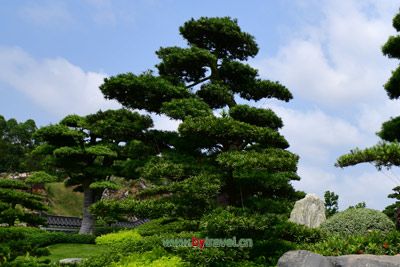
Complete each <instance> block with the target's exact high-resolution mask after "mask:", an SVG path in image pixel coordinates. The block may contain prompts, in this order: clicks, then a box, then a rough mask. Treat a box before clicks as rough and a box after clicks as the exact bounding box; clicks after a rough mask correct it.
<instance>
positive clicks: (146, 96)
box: [94, 17, 304, 257]
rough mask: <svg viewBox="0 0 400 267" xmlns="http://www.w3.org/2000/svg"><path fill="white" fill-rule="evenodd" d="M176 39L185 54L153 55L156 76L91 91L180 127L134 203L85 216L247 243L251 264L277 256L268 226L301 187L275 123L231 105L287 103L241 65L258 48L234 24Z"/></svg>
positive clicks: (189, 26) (260, 111) (185, 32)
mask: <svg viewBox="0 0 400 267" xmlns="http://www.w3.org/2000/svg"><path fill="white" fill-rule="evenodd" d="M179 30H180V33H181V35H182V36H183V37H184V38H185V40H186V41H187V43H188V47H185V48H181V47H161V48H160V49H159V50H158V51H157V52H156V54H157V55H158V57H159V58H160V63H159V64H158V65H157V66H156V67H157V70H158V75H156V74H155V73H154V72H153V71H146V72H144V73H142V74H139V75H135V74H132V73H126V74H120V75H117V76H114V77H110V78H107V79H105V81H104V84H103V85H102V86H101V87H100V89H101V91H102V92H103V93H104V95H105V96H106V98H108V99H116V100H117V101H119V102H120V103H121V104H122V105H124V106H125V107H127V108H132V109H141V110H145V111H148V112H152V113H156V114H165V115H167V116H169V117H170V118H173V119H178V120H181V121H182V123H181V124H180V125H179V129H178V133H179V135H177V136H173V135H171V137H172V138H167V139H164V140H165V141H166V142H167V143H168V144H169V145H167V146H165V147H166V149H165V150H163V151H162V153H160V154H159V155H157V156H156V157H154V158H153V159H152V160H150V161H149V163H148V164H146V165H145V166H144V167H143V168H142V169H141V175H142V177H143V178H146V179H148V180H150V181H152V182H153V184H154V185H153V186H152V187H150V188H148V189H147V190H145V191H143V192H141V193H140V194H139V199H134V200H126V201H120V202H113V201H105V202H101V203H98V204H97V205H95V209H94V210H95V211H96V212H97V214H102V215H105V214H107V213H109V212H110V210H113V209H114V210H119V211H121V212H122V211H125V212H130V213H134V214H140V215H142V216H146V217H150V218H158V217H162V216H166V217H172V218H174V217H175V218H184V219H188V220H196V221H197V222H198V225H199V227H200V229H202V231H203V232H204V234H205V235H208V236H237V237H238V238H239V237H243V236H246V237H252V238H254V239H255V240H256V242H255V246H256V247H257V249H255V250H254V251H258V252H257V253H258V254H257V253H255V255H253V256H254V257H258V256H260V257H261V256H265V254H268V253H271V254H273V253H276V247H279V244H280V243H279V242H280V241H279V240H278V241H277V240H275V239H274V238H275V237H276V235H279V233H278V232H277V231H275V230H276V225H278V224H279V222H281V221H285V220H286V219H287V216H288V214H289V212H290V210H291V207H292V205H293V203H294V201H295V200H297V199H299V198H301V197H302V196H304V194H303V193H300V192H296V191H295V190H294V189H293V187H292V185H291V183H290V182H291V181H292V180H299V179H300V178H299V176H298V175H297V174H296V171H297V162H298V156H297V155H295V154H293V153H291V152H289V151H287V150H286V149H287V148H288V146H289V145H288V142H287V141H286V140H285V138H284V137H283V136H282V135H280V134H279V129H280V128H281V127H282V126H283V123H282V120H281V119H280V118H279V117H278V116H277V115H276V114H275V113H274V112H273V111H272V110H271V109H265V108H256V107H252V106H250V105H248V104H238V102H240V103H254V101H255V102H257V101H260V100H262V99H268V98H275V99H278V100H283V101H286V102H287V101H289V100H290V99H292V95H291V93H290V91H289V90H288V89H287V88H286V87H285V86H283V85H281V84H280V83H279V82H274V81H269V80H264V79H261V78H260V77H259V75H258V71H257V70H256V69H254V68H252V67H251V66H250V65H248V64H246V63H244V62H245V61H246V60H247V59H248V58H250V57H254V56H255V55H256V54H257V53H258V46H257V44H256V42H255V40H254V37H253V36H251V35H250V34H248V33H245V32H242V31H241V29H240V27H239V26H238V24H237V21H236V20H232V19H230V18H229V17H224V18H206V17H202V18H200V19H198V20H194V19H191V20H189V21H187V22H186V23H185V24H184V25H183V26H182V27H180V29H179ZM246 101H251V102H246ZM221 109H222V110H223V111H222V113H220V115H216V114H218V110H221ZM278 215H280V216H278ZM239 222H240V223H239ZM279 238H281V237H279ZM273 239H274V240H273ZM272 240H273V241H272ZM268 247H271V249H270V250H269V249H268ZM272 247H274V248H272ZM261 251H262V253H261Z"/></svg>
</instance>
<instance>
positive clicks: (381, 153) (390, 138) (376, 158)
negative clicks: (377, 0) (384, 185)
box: [336, 13, 400, 217]
mask: <svg viewBox="0 0 400 267" xmlns="http://www.w3.org/2000/svg"><path fill="white" fill-rule="evenodd" d="M393 27H394V28H395V29H396V31H397V32H399V31H400V13H398V14H397V15H396V16H395V17H394V18H393ZM382 52H383V54H384V55H386V56H388V57H389V58H397V59H400V35H396V36H390V37H389V39H388V40H387V42H386V43H385V45H384V46H383V47H382ZM384 88H385V90H386V93H387V94H388V96H389V98H390V99H398V98H399V97H400V66H399V67H397V69H396V70H395V71H393V72H392V76H391V77H390V79H389V80H388V81H387V82H386V84H385V85H384ZM377 135H378V136H379V137H380V138H381V139H382V141H381V142H379V143H378V144H377V145H375V146H373V147H370V148H366V149H362V150H361V149H358V148H356V149H354V150H352V151H350V153H349V154H346V155H343V156H341V157H339V158H338V160H337V163H336V165H337V166H339V167H346V166H352V165H356V164H359V163H363V162H370V163H372V164H374V165H375V166H376V167H377V169H378V170H381V169H382V168H391V167H393V166H400V143H399V141H400V117H395V118H392V119H390V120H389V121H387V122H384V123H383V124H382V128H381V130H380V132H378V133H377ZM398 189H399V188H398V187H395V188H394V189H393V190H395V191H396V190H398ZM394 196H395V194H391V195H389V197H394ZM393 208H394V206H392V207H388V210H390V209H393ZM388 210H387V212H388ZM392 215H393V214H392ZM390 217H393V216H390Z"/></svg>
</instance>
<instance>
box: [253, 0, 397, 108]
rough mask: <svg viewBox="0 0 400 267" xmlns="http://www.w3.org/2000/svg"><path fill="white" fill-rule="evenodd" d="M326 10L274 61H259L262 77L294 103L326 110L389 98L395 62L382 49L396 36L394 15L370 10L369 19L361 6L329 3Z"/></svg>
mask: <svg viewBox="0 0 400 267" xmlns="http://www.w3.org/2000/svg"><path fill="white" fill-rule="evenodd" d="M322 8H323V10H324V14H325V18H324V19H323V21H322V22H321V24H320V25H317V26H307V27H306V28H305V29H304V32H303V33H302V34H300V35H301V36H300V37H296V38H294V39H292V40H290V41H289V42H288V43H287V44H286V45H284V46H283V47H282V48H281V49H280V50H279V52H278V53H277V55H276V56H274V57H272V58H270V59H265V60H263V61H261V62H258V64H257V65H258V67H259V68H260V73H261V75H262V76H264V77H267V78H271V79H274V80H280V81H282V82H283V83H284V84H286V85H287V86H288V87H289V88H290V89H291V90H292V91H293V94H294V96H295V97H296V98H300V99H306V100H309V101H312V102H314V103H317V104H319V105H323V106H329V107H337V106H342V107H343V106H348V105H352V104H354V103H355V102H356V103H357V102H368V103H371V102H374V101H377V100H379V99H385V97H386V96H385V94H384V93H383V90H382V84H384V82H385V81H386V80H387V79H388V77H389V75H390V70H391V69H393V68H394V66H395V62H394V61H390V60H388V59H387V58H385V57H384V56H383V55H382V53H381V49H380V48H381V46H382V45H383V44H384V43H385V41H386V40H387V38H388V36H389V35H390V34H393V33H394V32H395V31H394V30H393V28H392V26H391V19H392V16H393V15H394V14H395V12H396V10H395V9H394V10H393V9H390V8H392V7H391V6H390V8H389V7H387V8H385V9H383V8H381V9H377V8H376V7H375V6H372V7H369V8H368V10H371V9H372V10H373V11H374V16H371V15H368V14H366V12H364V8H365V7H364V6H360V4H358V2H357V1H335V2H332V1H330V2H327V4H326V3H325V5H322ZM388 10H392V12H391V13H390V12H388Z"/></svg>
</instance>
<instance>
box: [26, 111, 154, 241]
mask: <svg viewBox="0 0 400 267" xmlns="http://www.w3.org/2000/svg"><path fill="white" fill-rule="evenodd" d="M149 127H152V120H151V118H150V117H149V116H143V115H140V114H138V113H136V112H130V111H128V110H126V109H121V110H108V111H104V112H103V111H99V112H97V113H96V114H91V115H87V116H78V115H69V116H67V117H65V118H64V119H63V120H61V121H60V123H59V124H55V125H50V126H45V127H42V128H40V129H39V130H37V132H36V133H35V135H34V136H35V138H36V139H37V141H38V142H39V143H40V145H39V146H38V147H37V148H36V149H35V150H34V151H33V154H34V155H36V156H40V157H41V159H42V163H43V166H44V167H45V169H46V170H48V171H50V172H53V173H54V174H56V175H57V176H59V177H62V178H66V180H65V184H66V185H67V186H75V189H76V190H79V191H82V192H83V194H84V203H83V220H82V225H81V228H80V230H79V233H82V234H89V233H92V231H93V227H94V223H95V218H94V217H93V216H92V214H91V213H90V211H89V206H90V205H92V204H93V203H95V202H96V201H98V200H100V198H101V196H102V193H103V191H104V189H105V188H109V189H117V188H119V186H118V185H117V184H116V183H114V182H113V181H112V179H111V177H112V176H113V175H124V176H125V177H128V178H132V177H134V176H135V169H136V168H137V167H139V166H140V165H141V164H142V162H143V161H144V157H146V153H147V152H149V149H148V147H146V145H145V144H144V143H143V142H142V141H141V140H143V139H144V135H145V134H144V133H145V130H146V129H148V128H149ZM127 170H129V171H127Z"/></svg>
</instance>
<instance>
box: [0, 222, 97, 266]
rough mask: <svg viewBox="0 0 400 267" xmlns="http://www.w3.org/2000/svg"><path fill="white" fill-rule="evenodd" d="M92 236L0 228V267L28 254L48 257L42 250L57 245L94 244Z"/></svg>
mask: <svg viewBox="0 0 400 267" xmlns="http://www.w3.org/2000/svg"><path fill="white" fill-rule="evenodd" d="M94 242H95V237H94V236H92V235H78V234H67V233H60V232H46V231H43V230H40V229H38V228H33V227H0V265H1V263H2V262H3V261H12V260H14V259H15V258H16V257H18V256H23V255H26V254H27V253H29V254H30V255H33V256H43V255H48V253H49V251H48V250H47V249H46V248H44V247H46V246H48V245H51V244H58V243H80V244H94Z"/></svg>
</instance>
